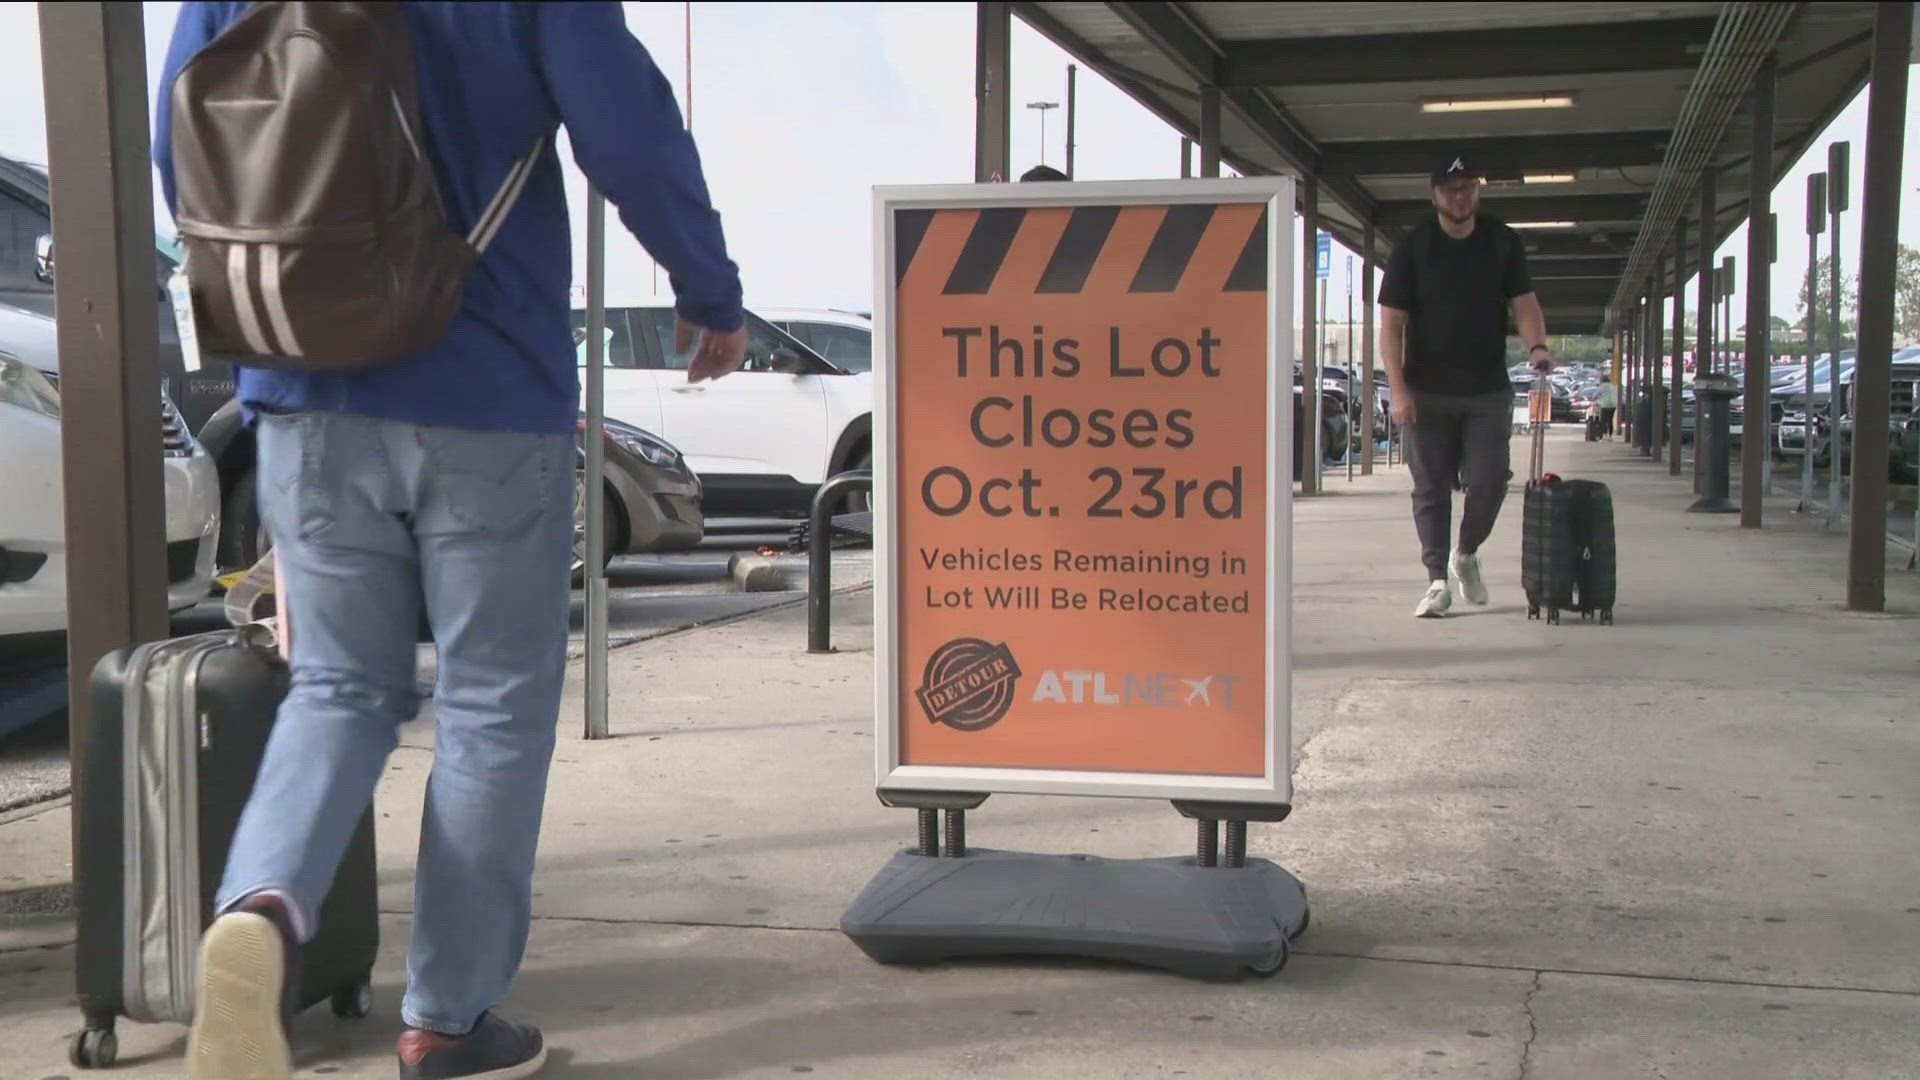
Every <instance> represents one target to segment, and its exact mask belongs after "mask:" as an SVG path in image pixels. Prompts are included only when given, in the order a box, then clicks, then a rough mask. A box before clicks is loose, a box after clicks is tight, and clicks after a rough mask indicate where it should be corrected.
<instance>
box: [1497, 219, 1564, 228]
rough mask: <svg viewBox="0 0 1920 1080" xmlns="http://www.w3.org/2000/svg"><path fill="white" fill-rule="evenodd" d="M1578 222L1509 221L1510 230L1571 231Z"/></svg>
mask: <svg viewBox="0 0 1920 1080" xmlns="http://www.w3.org/2000/svg"><path fill="white" fill-rule="evenodd" d="M1577 224H1578V222H1573V221H1509V222H1507V227H1508V228H1510V229H1571V228H1573V227H1574V226H1575V225H1577Z"/></svg>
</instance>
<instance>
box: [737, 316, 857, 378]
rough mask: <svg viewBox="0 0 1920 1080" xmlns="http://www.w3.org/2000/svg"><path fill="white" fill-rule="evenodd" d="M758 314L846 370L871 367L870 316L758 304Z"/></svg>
mask: <svg viewBox="0 0 1920 1080" xmlns="http://www.w3.org/2000/svg"><path fill="white" fill-rule="evenodd" d="M758 313H759V315H760V317H761V318H763V319H765V320H767V321H768V322H770V323H772V324H773V325H775V326H777V327H779V328H780V329H782V330H785V331H786V332H787V333H789V334H792V335H793V336H794V337H796V338H799V339H800V342H801V344H803V345H805V346H806V347H807V348H809V349H812V350H813V351H814V352H817V353H819V354H820V355H821V356H823V357H825V358H826V359H827V361H828V362H829V363H831V364H833V365H834V366H835V367H842V368H845V369H847V370H848V371H872V370H873V320H872V319H870V318H868V317H867V316H865V315H859V314H856V313H854V312H851V311H838V310H835V309H833V308H820V309H815V308H759V309H758Z"/></svg>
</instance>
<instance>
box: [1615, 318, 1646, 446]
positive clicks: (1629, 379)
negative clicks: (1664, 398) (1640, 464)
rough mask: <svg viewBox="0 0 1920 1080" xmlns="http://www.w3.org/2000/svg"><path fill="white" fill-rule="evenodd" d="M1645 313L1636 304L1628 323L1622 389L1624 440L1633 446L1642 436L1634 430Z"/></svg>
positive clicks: (1621, 404) (1621, 411) (1621, 413)
mask: <svg viewBox="0 0 1920 1080" xmlns="http://www.w3.org/2000/svg"><path fill="white" fill-rule="evenodd" d="M1644 319H1645V311H1642V309H1640V302H1638V300H1636V302H1634V315H1632V317H1630V319H1628V321H1626V386H1622V388H1620V415H1622V417H1626V423H1624V438H1626V444H1628V446H1632V444H1634V440H1636V438H1640V434H1638V432H1636V430H1634V394H1638V392H1640V327H1642V321H1644Z"/></svg>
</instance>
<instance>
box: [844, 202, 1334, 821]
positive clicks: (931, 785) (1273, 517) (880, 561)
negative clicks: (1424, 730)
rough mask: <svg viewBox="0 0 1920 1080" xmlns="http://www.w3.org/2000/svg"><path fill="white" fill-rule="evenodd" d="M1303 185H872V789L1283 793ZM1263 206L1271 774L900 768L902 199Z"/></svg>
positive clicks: (1289, 760) (1217, 797) (903, 705)
mask: <svg viewBox="0 0 1920 1080" xmlns="http://www.w3.org/2000/svg"><path fill="white" fill-rule="evenodd" d="M1297 184H1298V182H1297V181H1296V180H1295V179H1294V178H1292V177H1285V176H1279V177H1274V176H1268V177H1249V178H1233V179H1225V180H1216V179H1207V180H1156V181H1116V182H1097V183H1094V182H1074V183H1071V184H1067V183H1052V184H954V185H927V186H903V187H877V188H875V189H874V199H873V212H874V218H873V238H874V264H873V265H874V283H875V304H874V348H875V354H874V365H873V371H874V375H875V379H874V438H875V441H876V446H875V454H874V483H873V495H872V498H873V506H874V526H875V531H874V572H875V577H874V589H875V593H874V638H875V640H874V652H875V657H874V673H875V678H874V716H875V725H876V728H877V729H878V730H877V732H876V736H875V739H874V743H875V761H874V764H875V774H876V786H877V788H878V789H879V791H880V792H881V793H882V794H883V795H884V794H886V793H889V792H898V793H905V792H956V793H958V792H964V793H1006V794H1040V795H1082V796H1108V797H1128V798H1151V799H1171V800H1190V801H1191V800H1209V801H1215V802H1232V803H1241V804H1260V805H1278V804H1287V803H1290V802H1291V801H1292V798H1293V786H1292V771H1293V749H1292V712H1293V678H1292V663H1291V660H1292V639H1293V607H1292V569H1293V568H1292V526H1293V480H1292V476H1293V472H1292V463H1293V444H1294V426H1293V410H1292V400H1291V398H1292V388H1293V380H1292V378H1291V375H1290V373H1291V371H1292V368H1293V361H1294V343H1293V298H1294V293H1295V290H1296V289H1297V288H1298V280H1299V279H1298V277H1297V276H1296V275H1297V274H1298V272H1299V265H1298V264H1299V259H1298V258H1297V256H1296V254H1295V251H1296V247H1295V245H1296V241H1295V239H1294V232H1295V230H1294V229H1293V228H1292V227H1291V225H1292V222H1293V220H1294V202H1295V198H1296V190H1297ZM1192 204H1212V205H1249V204H1251V205H1262V204H1264V206H1265V208H1266V212H1267V213H1266V220H1267V222H1268V229H1267V240H1268V251H1267V260H1268V261H1267V289H1266V293H1267V295H1266V310H1267V328H1266V329H1267V343H1266V344H1267V349H1266V354H1267V364H1268V368H1267V370H1268V379H1267V403H1266V404H1267V408H1266V447H1267V466H1268V471H1267V478H1266V515H1265V517H1266V520H1265V531H1266V541H1265V552H1264V555H1265V561H1266V597H1265V599H1266V628H1265V632H1266V645H1265V654H1266V670H1265V673H1264V676H1265V677H1264V683H1265V686H1264V692H1265V706H1266V707H1265V755H1264V759H1265V760H1264V765H1265V772H1264V774H1263V775H1261V776H1227V775H1207V774H1194V773H1171V772H1169V773H1159V772H1154V773H1144V772H1113V771H1096V770H1079V769H1073V770H1058V769H1028V768H1008V767H979V766H948V765H903V764H902V763H901V760H900V756H901V747H900V745H899V730H900V728H899V725H900V723H901V718H902V715H903V713H904V712H906V710H907V708H908V706H909V705H910V702H908V701H906V700H903V695H902V693H901V691H900V687H901V685H902V683H901V671H902V655H901V649H900V647H899V642H898V640H897V639H898V633H899V628H900V621H901V620H900V617H899V610H900V604H901V601H902V594H901V571H902V563H903V560H902V557H901V555H902V553H901V552H900V550H899V530H898V527H897V524H896V520H895V512H896V511H895V500H896V498H897V491H896V489H897V487H898V484H899V477H898V475H897V466H896V459H897V457H898V455H899V453H900V433H899V430H898V426H897V421H898V413H897V410H896V407H895V402H894V396H895V392H896V390H895V387H896V385H897V380H896V375H895V365H896V363H897V360H898V355H899V350H898V349H897V347H896V343H895V333H896V330H895V328H896V326H897V325H898V312H897V305H898V295H897V288H896V283H895V275H894V266H895V261H894V260H895V230H894V223H895V220H896V215H897V214H898V212H899V211H902V210H909V209H914V210H947V209H973V208H980V209H987V208H992V207H1009V208H1011V207H1024V208H1027V209H1046V208H1067V209H1071V208H1076V207H1081V206H1122V207H1124V206H1138V205H1147V206H1175V205H1192Z"/></svg>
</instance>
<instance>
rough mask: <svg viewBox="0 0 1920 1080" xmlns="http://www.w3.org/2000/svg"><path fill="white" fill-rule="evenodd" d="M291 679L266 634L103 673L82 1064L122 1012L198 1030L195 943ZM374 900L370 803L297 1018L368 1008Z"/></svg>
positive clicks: (84, 894)
mask: <svg viewBox="0 0 1920 1080" xmlns="http://www.w3.org/2000/svg"><path fill="white" fill-rule="evenodd" d="M264 562H265V560H263V563H264ZM259 569H260V568H256V574H257V573H258V572H259ZM242 592H243V589H242V587H239V586H236V589H235V591H234V594H230V595H229V601H230V607H231V605H232V601H234V600H235V598H236V594H240V593H242ZM255 592H256V595H257V589H256V590H255ZM247 604H248V606H249V607H250V605H251V598H249V599H248V601H247ZM288 682H289V672H288V670H287V666H286V664H285V662H284V661H283V660H282V659H281V657H280V654H279V652H278V651H277V650H276V649H275V647H274V644H273V636H272V631H271V629H270V628H269V627H268V626H267V625H265V624H245V625H239V626H236V627H235V628H234V629H232V630H224V631H218V632H214V633H206V634H195V635H192V636H188V637H181V638H173V639H170V640H166V641H157V642H149V643H145V644H141V645H136V646H133V647H130V648H125V649H120V650H117V651H115V652H112V653H109V654H107V655H106V656H104V657H102V658H101V660H100V663H99V664H98V665H97V666H96V667H95V668H94V671H93V679H92V686H91V693H92V704H93V718H94V731H93V737H92V738H91V739H89V740H88V742H87V743H86V745H84V746H82V747H80V748H78V749H79V750H80V757H79V758H78V760H77V764H78V766H79V774H80V783H79V784H78V785H76V790H75V792H74V805H75V808H76V815H77V817H76V837H75V853H74V860H73V866H74V887H75V894H76V897H75V898H76V901H77V907H78V916H79V922H78V931H79V932H78V939H77V946H76V957H75V965H74V966H75V982H76V989H77V991H78V996H79V1004H80V1008H81V1011H82V1013H83V1015H84V1017H85V1021H86V1026H85V1027H84V1028H83V1029H82V1030H81V1031H80V1032H78V1033H77V1034H76V1035H75V1036H74V1038H73V1042H72V1044H71V1046H70V1048H69V1058H70V1059H71V1062H72V1064H73V1065H74V1067H75V1068H79V1069H93V1068H105V1067H107V1066H110V1065H112V1064H113V1061H114V1057H115V1055H116V1050H117V1041H116V1039H115V1037H114V1031H113V1029H114V1022H115V1020H116V1019H117V1018H119V1017H123V1016H124V1017H126V1018H128V1019H130V1020H133V1021H136V1022H140V1023H168V1022H171V1023H180V1024H187V1023H191V1021H192V1019H193V1009H194V1000H193V999H194V995H195V993H196V990H197V987H198V982H199V980H198V966H199V955H200V936H201V932H202V931H203V930H204V929H205V928H206V927H207V925H208V924H209V923H210V922H211V920H212V918H213V894H214V890H215V889H217V888H218V887H219V884H220V876H221V871H222V868H223V867H224V865H225V863H226V856H227V847H228V844H229V843H230V842H231V841H232V838H233V833H234V829H235V828H236V826H237V825H238V823H239V819H240V812H241V810H242V809H243V808H244V807H245V806H246V803H247V796H248V795H249V793H250V792H251V791H252V790H253V780H254V776H255V774H256V772H257V771H258V769H259V765H260V760H261V758H262V756H263V755H264V754H265V752H266V746H267V735H268V733H269V731H270V730H271V729H272V726H273V723H274V717H275V713H276V711H277V709H278V707H279V704H280V700H281V699H282V698H283V697H285V696H286V692H287V687H288ZM376 891H377V867H376V865H375V857H374V840H373V810H372V807H368V809H367V812H366V815H365V816H364V817H363V818H362V819H361V821H360V824H359V827H358V828H357V829H356V830H355V832H354V836H353V839H352V841H351V842H350V843H349V845H348V848H347V851H346V854H345V856H344V857H343V858H342V859H341V861H340V867H339V871H338V873H337V874H336V877H335V880H334V883H333V888H332V891H331V892H330V893H329V894H328V896H327V899H326V902H325V903H324V905H323V906H322V909H321V911H320V916H319V919H320V921H319V925H318V927H317V928H316V932H315V937H314V939H313V940H312V941H310V942H308V944H307V945H306V947H305V949H304V950H303V952H302V962H301V967H302V972H301V974H302V979H301V986H300V988H299V993H298V995H297V999H296V1000H295V1001H293V1002H290V1003H289V1004H290V1005H291V1006H292V1008H293V1010H294V1011H304V1010H306V1009H309V1008H311V1007H313V1006H314V1005H317V1004H319V1003H320V1002H322V1001H330V1002H331V1003H332V1005H333V1011H334V1013H335V1015H337V1016H340V1017H342V1018H359V1017H363V1016H366V1015H367V1014H368V1013H369V1012H371V1010H372V1007H373V1001H372V989H371V981H372V973H373V965H374V959H375V954H376V953H377V952H378V950H379V944H380V924H379V909H378V906H377V896H376Z"/></svg>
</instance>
